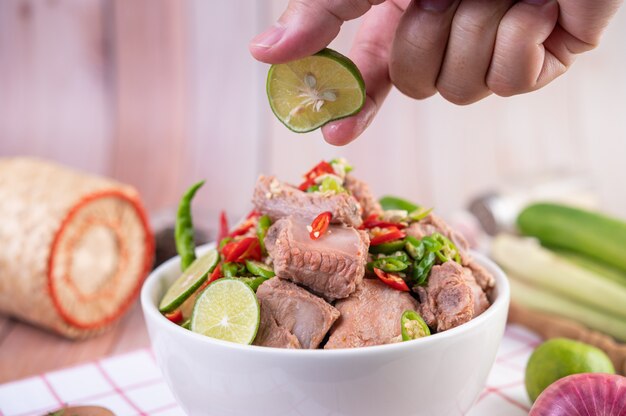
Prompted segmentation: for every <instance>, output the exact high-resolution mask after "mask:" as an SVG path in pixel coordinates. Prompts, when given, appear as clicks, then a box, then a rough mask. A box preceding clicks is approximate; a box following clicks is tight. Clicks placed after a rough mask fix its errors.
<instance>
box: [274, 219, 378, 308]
mask: <svg viewBox="0 0 626 416" xmlns="http://www.w3.org/2000/svg"><path fill="white" fill-rule="evenodd" d="M307 225H308V224H307V223H306V222H304V221H302V220H299V219H297V218H294V217H288V218H283V219H280V220H278V221H276V222H275V223H274V224H272V226H271V227H270V229H269V230H268V232H267V236H266V237H265V240H264V241H265V246H266V247H267V251H268V253H269V255H270V257H271V258H272V260H273V262H274V272H275V273H276V275H277V276H279V277H280V278H282V279H287V280H291V281H292V282H295V283H297V284H299V285H302V286H305V287H306V288H308V289H309V290H311V291H312V292H314V293H316V294H318V295H320V296H323V297H324V298H326V299H328V300H334V299H342V298H345V297H348V296H349V295H350V294H351V293H352V292H354V291H355V290H356V287H357V286H358V285H359V284H360V283H361V281H362V280H363V275H364V274H365V263H366V261H367V249H368V245H369V238H368V236H367V234H366V233H365V232H363V231H359V230H355V229H354V228H350V227H344V226H335V225H331V226H330V227H329V228H328V231H326V233H325V234H324V235H322V236H321V237H320V238H318V239H317V240H312V239H311V237H310V235H309V231H308V230H307Z"/></svg>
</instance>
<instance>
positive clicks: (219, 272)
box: [200, 263, 222, 289]
mask: <svg viewBox="0 0 626 416" xmlns="http://www.w3.org/2000/svg"><path fill="white" fill-rule="evenodd" d="M220 277H222V263H220V264H218V265H217V267H216V268H215V269H213V273H211V275H210V276H209V278H208V279H206V282H204V283H203V284H202V286H201V287H200V288H201V289H204V288H205V287H207V286H208V285H209V283H211V282H213V281H215V280H217V279H219V278H220Z"/></svg>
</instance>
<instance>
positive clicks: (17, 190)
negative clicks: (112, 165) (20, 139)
mask: <svg viewBox="0 0 626 416" xmlns="http://www.w3.org/2000/svg"><path fill="white" fill-rule="evenodd" d="M153 253H154V240H153V236H152V233H151V231H150V228H149V226H148V223H147V220H146V215H145V212H144V209H143V207H142V204H141V201H140V200H139V197H138V195H137V192H136V191H135V190H134V189H133V188H131V187H129V186H125V185H122V184H119V183H116V182H113V181H111V180H108V179H103V178H99V177H95V176H90V175H85V174H82V173H79V172H76V171H72V170H70V169H67V168H65V167H61V166H58V165H54V164H51V163H48V162H43V161H40V160H35V159H27V158H12V159H0V312H4V313H7V314H9V315H13V316H15V317H18V318H21V319H24V320H26V321H29V322H32V323H34V324H36V325H40V326H43V327H46V328H49V329H52V330H54V331H56V332H58V333H60V334H63V335H65V336H67V337H70V338H83V337H87V336H89V335H92V334H95V333H98V332H101V331H102V330H104V329H106V328H107V327H108V326H110V325H111V324H112V323H114V322H115V321H116V320H117V319H118V318H119V317H120V316H121V315H122V314H123V313H124V312H125V311H126V310H127V309H128V307H129V306H130V305H131V304H132V302H133V301H134V300H135V299H136V297H137V294H138V292H139V288H140V286H141V283H142V281H143V279H144V278H145V276H146V275H147V273H148V272H149V270H150V267H151V265H152V259H153Z"/></svg>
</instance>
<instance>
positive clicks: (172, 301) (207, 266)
mask: <svg viewBox="0 0 626 416" xmlns="http://www.w3.org/2000/svg"><path fill="white" fill-rule="evenodd" d="M219 259H220V256H219V254H218V253H217V250H211V251H209V252H208V253H206V254H205V255H204V256H202V257H199V258H197V259H196V260H194V261H193V263H191V264H190V265H189V267H188V268H186V269H185V271H184V272H183V274H182V275H181V276H180V277H179V278H178V279H176V280H175V281H174V283H172V286H170V287H169V289H167V292H165V296H163V299H161V303H160V304H159V310H160V311H161V312H164V313H167V312H172V311H173V310H174V309H176V308H178V307H179V306H180V305H181V304H182V303H183V302H184V301H185V300H186V299H187V298H188V297H189V296H191V295H192V294H193V292H195V291H196V289H198V288H199V287H200V285H202V283H204V281H205V280H206V279H207V275H208V274H209V273H211V272H212V271H213V269H215V266H217V262H218V261H219Z"/></svg>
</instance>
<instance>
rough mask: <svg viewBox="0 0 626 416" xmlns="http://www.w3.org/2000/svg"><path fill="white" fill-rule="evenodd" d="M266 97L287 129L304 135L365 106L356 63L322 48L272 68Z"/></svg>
mask: <svg viewBox="0 0 626 416" xmlns="http://www.w3.org/2000/svg"><path fill="white" fill-rule="evenodd" d="M267 97H268V98H269V101H270V106H271V107H272V111H273V112H274V114H275V115H276V117H278V119H279V120H280V121H281V122H282V123H283V124H284V125H285V126H287V127H288V128H289V129H291V130H293V131H295V132H297V133H305V132H307V131H311V130H315V129H316V128H318V127H320V126H323V125H324V124H326V123H328V122H329V121H332V120H337V119H340V118H344V117H348V116H351V115H353V114H356V113H357V112H359V110H360V109H361V108H362V107H363V104H364V103H365V82H364V81H363V77H362V76H361V73H360V72H359V69H358V68H357V67H356V65H355V64H354V62H352V61H351V60H350V59H348V58H347V57H345V56H343V55H342V54H340V53H338V52H336V51H333V50H332V49H323V50H321V51H320V52H318V53H316V54H315V55H313V56H308V57H306V58H302V59H299V60H297V61H292V62H287V63H284V64H276V65H272V67H271V68H270V70H269V73H268V74H267Z"/></svg>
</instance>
